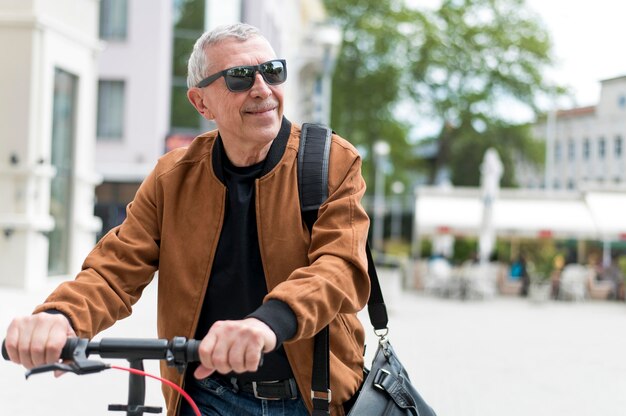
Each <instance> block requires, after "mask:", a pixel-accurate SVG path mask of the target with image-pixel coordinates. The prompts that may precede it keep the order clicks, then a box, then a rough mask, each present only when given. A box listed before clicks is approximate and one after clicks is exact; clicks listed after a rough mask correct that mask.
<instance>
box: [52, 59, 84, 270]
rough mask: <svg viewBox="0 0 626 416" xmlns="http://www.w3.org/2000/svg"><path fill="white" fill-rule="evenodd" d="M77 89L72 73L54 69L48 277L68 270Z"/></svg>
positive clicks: (76, 78)
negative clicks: (52, 225) (54, 172)
mask: <svg viewBox="0 0 626 416" xmlns="http://www.w3.org/2000/svg"><path fill="white" fill-rule="evenodd" d="M77 88H78V77H77V76H76V75H73V74H70V73H69V72H66V71H63V70H61V69H58V68H55V71H54V98H53V105H52V152H51V163H52V165H53V166H54V167H55V168H56V176H55V177H54V178H53V179H52V181H51V184H50V215H51V216H52V217H53V218H54V224H55V225H54V229H53V230H52V231H51V232H50V235H49V243H50V248H49V253H48V275H49V276H52V275H62V274H68V273H69V249H70V224H71V218H72V177H73V160H74V140H75V113H76V91H77Z"/></svg>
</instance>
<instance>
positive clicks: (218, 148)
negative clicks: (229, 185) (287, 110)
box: [211, 116, 291, 183]
mask: <svg viewBox="0 0 626 416" xmlns="http://www.w3.org/2000/svg"><path fill="white" fill-rule="evenodd" d="M290 133H291V122H290V121H289V120H287V118H286V117H284V116H283V120H282V123H281V126H280V130H279V131H278V135H277V136H276V138H275V139H274V141H273V142H272V146H270V150H269V152H268V153H267V156H266V157H265V163H264V164H263V171H262V172H261V176H263V175H265V174H267V173H269V172H270V171H271V170H272V169H274V167H275V166H276V165H277V164H278V162H280V159H281V158H282V157H283V154H284V153H285V148H286V147H287V141H288V140H289V134H290ZM225 156H226V155H225V153H224V144H223V143H222V138H221V137H220V135H219V132H218V134H217V138H216V139H215V144H214V145H213V155H212V158H211V159H212V163H213V170H214V171H215V175H217V177H218V179H219V180H220V181H221V182H222V183H224V166H223V164H222V160H223V159H222V158H223V157H225Z"/></svg>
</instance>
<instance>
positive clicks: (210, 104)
mask: <svg viewBox="0 0 626 416" xmlns="http://www.w3.org/2000/svg"><path fill="white" fill-rule="evenodd" d="M206 54H207V62H209V68H207V71H206V73H205V75H210V74H213V73H216V72H218V71H222V70H224V69H227V68H231V67H234V66H238V65H258V64H261V63H264V62H267V61H269V60H271V59H275V58H276V54H275V53H274V50H273V49H272V47H271V46H270V44H269V43H268V42H267V41H266V40H265V39H263V38H261V37H257V36H253V37H252V38H250V39H248V40H246V41H243V42H242V41H239V40H236V39H226V40H224V41H222V42H220V43H218V44H216V45H213V46H211V47H210V48H209V49H208V50H207V51H206ZM255 76H256V79H255V82H254V85H253V86H252V88H250V89H249V90H247V91H242V92H232V91H230V90H229V89H228V88H227V87H226V83H225V80H224V78H223V77H220V78H219V79H217V80H216V81H215V82H213V83H212V84H210V85H208V86H206V87H204V88H195V87H194V88H190V89H189V91H188V93H187V96H188V97H189V101H191V103H192V104H193V105H194V107H196V109H197V110H198V112H200V114H202V116H203V117H205V118H206V119H208V120H214V121H215V123H216V124H217V128H218V129H219V131H220V135H221V136H222V139H223V140H224V144H225V145H227V143H228V144H231V145H232V144H234V145H235V146H237V147H238V148H242V149H245V148H250V149H255V148H260V147H264V146H267V144H268V143H270V142H271V141H272V140H273V139H274V138H275V137H276V135H277V134H278V131H279V129H280V126H281V121H282V116H283V90H282V84H281V85H269V84H267V83H266V82H265V80H264V79H263V77H262V76H261V74H260V73H258V72H257V73H256V75H255Z"/></svg>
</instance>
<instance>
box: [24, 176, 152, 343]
mask: <svg viewBox="0 0 626 416" xmlns="http://www.w3.org/2000/svg"><path fill="white" fill-rule="evenodd" d="M155 178H156V173H155V172H154V171H153V172H152V173H151V174H150V175H149V176H148V177H147V178H146V180H145V181H144V182H143V183H142V185H141V186H140V188H139V190H138V191H137V194H136V195H135V198H134V200H133V202H131V203H130V204H129V205H128V207H127V209H126V219H125V220H124V222H123V223H122V224H121V225H120V226H118V227H116V228H114V229H112V230H111V231H109V232H108V233H107V234H106V235H105V236H104V237H103V238H102V239H101V240H100V241H99V242H98V244H97V245H96V246H95V248H94V249H93V250H92V251H91V253H89V255H88V256H87V258H86V259H85V261H84V263H83V266H82V270H81V272H80V273H79V274H78V275H77V276H76V279H75V280H73V281H68V282H64V283H62V284H61V285H60V286H59V287H58V288H57V289H55V291H54V292H53V293H52V294H51V295H50V296H49V297H48V298H47V299H46V301H45V302H44V303H43V304H42V305H40V306H38V307H37V308H36V309H35V313H37V312H42V311H46V310H51V309H54V310H56V311H58V312H60V313H62V314H64V315H65V316H66V317H68V318H69V319H70V321H71V322H72V325H73V328H74V330H75V331H76V333H77V335H78V336H81V337H88V338H91V337H93V336H94V335H95V334H96V333H98V332H100V331H102V330H104V329H106V328H108V327H109V326H111V325H113V323H115V321H117V320H119V319H122V318H125V317H127V316H129V315H130V314H131V311H132V305H133V304H134V303H135V302H137V300H138V299H139V297H140V296H141V293H142V291H143V289H144V288H145V287H146V285H147V284H148V283H149V282H150V281H151V280H152V277H153V276H154V273H155V272H156V270H157V268H158V258H159V241H160V237H159V235H160V230H159V226H158V224H159V222H158V220H157V218H158V210H157V204H156V186H157V184H156V179H155Z"/></svg>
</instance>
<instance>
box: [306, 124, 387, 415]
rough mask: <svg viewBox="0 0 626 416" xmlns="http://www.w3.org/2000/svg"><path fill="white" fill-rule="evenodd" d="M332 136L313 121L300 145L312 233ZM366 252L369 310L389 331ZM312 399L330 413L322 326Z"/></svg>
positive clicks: (378, 326)
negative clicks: (369, 287)
mask: <svg viewBox="0 0 626 416" xmlns="http://www.w3.org/2000/svg"><path fill="white" fill-rule="evenodd" d="M331 135H332V131H331V130H330V129H329V128H328V127H326V126H323V125H320V124H312V123H305V124H303V125H302V133H301V135H300V148H299V149H298V192H299V194H300V210H301V213H302V218H303V220H304V222H305V223H306V225H307V228H308V229H309V232H310V233H311V232H312V231H313V224H314V223H315V220H316V219H317V212H318V209H319V207H320V206H321V205H322V203H324V201H326V198H327V197H328V163H329V155H330V143H331ZM365 251H366V254H367V273H368V275H369V278H370V285H371V289H370V298H369V300H368V302H367V311H368V314H369V318H370V322H371V324H372V326H373V327H374V330H375V331H377V330H378V331H386V330H387V323H388V320H389V319H388V315H387V308H386V306H385V301H384V299H383V293H382V291H381V289H380V282H379V281H378V273H376V267H375V265H374V260H373V258H372V252H371V250H370V247H369V244H366V247H365ZM385 334H386V333H385ZM385 334H383V335H382V336H384V335H385ZM316 393H318V394H319V395H316ZM324 395H326V397H324ZM311 399H312V401H313V416H322V415H328V414H330V400H331V391H330V335H329V329H328V326H326V327H325V328H324V329H322V330H321V331H320V332H319V333H318V334H317V335H316V336H315V340H314V349H313V374H312V380H311Z"/></svg>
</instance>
